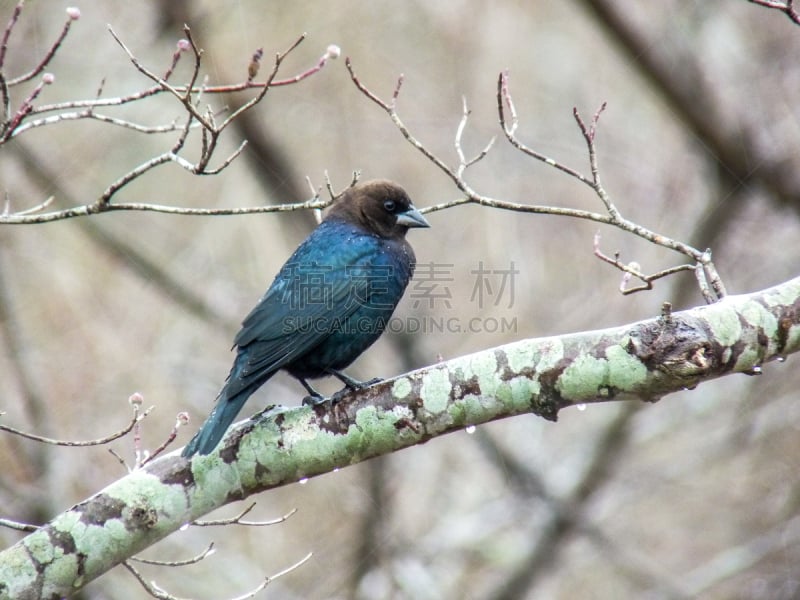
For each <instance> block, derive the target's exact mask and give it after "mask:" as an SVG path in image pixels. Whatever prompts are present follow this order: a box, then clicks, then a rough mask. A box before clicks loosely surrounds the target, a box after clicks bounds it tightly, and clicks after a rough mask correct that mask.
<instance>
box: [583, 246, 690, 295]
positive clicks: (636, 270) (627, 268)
mask: <svg viewBox="0 0 800 600" xmlns="http://www.w3.org/2000/svg"><path fill="white" fill-rule="evenodd" d="M594 255H595V256H596V257H597V258H599V259H600V260H602V261H604V262H607V263H608V264H610V265H613V266H614V267H616V268H617V269H619V270H620V271H622V272H623V273H624V275H623V277H622V282H621V283H620V286H619V291H620V292H621V293H622V294H623V295H624V296H627V295H628V294H635V293H636V292H642V291H645V290H652V289H653V282H654V281H655V280H657V279H661V278H662V277H667V276H668V275H674V274H675V273H679V272H681V271H695V270H697V269H698V268H699V267H698V265H687V264H684V265H677V266H674V267H670V268H668V269H664V270H662V271H658V272H657V273H652V274H651V275H646V274H644V273H643V272H642V271H641V267H640V266H639V263H636V262H630V263H627V264H625V263H623V262H621V261H620V260H619V253H618V252H617V253H615V254H614V258H611V257H610V256H607V255H605V254H603V252H602V251H601V250H600V234H599V233H596V234H595V236H594ZM631 277H636V278H637V279H639V280H640V281H641V282H642V285H638V286H635V287H628V282H629V281H630V278H631Z"/></svg>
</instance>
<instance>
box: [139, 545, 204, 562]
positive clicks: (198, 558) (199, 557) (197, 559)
mask: <svg viewBox="0 0 800 600" xmlns="http://www.w3.org/2000/svg"><path fill="white" fill-rule="evenodd" d="M212 554H214V542H211V543H210V544H209V545H208V548H206V549H205V550H203V551H202V552H201V553H200V554H197V555H195V556H192V557H191V558H187V559H185V560H153V559H151V558H140V557H138V556H134V557H132V558H131V559H130V560H132V561H134V562H138V563H141V564H143V565H157V566H160V567H186V566H188V565H195V564H197V563H199V562H200V561H201V560H203V559H204V558H206V557H208V556H210V555H212Z"/></svg>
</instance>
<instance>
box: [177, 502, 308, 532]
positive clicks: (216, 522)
mask: <svg viewBox="0 0 800 600" xmlns="http://www.w3.org/2000/svg"><path fill="white" fill-rule="evenodd" d="M255 507H256V503H255V502H253V503H252V504H251V505H250V506H248V507H247V508H245V509H244V510H243V511H242V512H240V513H239V514H238V515H236V516H235V517H231V518H228V519H214V520H212V521H193V522H192V525H195V526H197V527H217V526H220V525H245V526H248V527H265V526H267V525H277V524H278V523H283V522H284V521H286V520H287V519H288V518H289V517H291V516H292V515H293V514H294V513H296V512H297V509H296V508H293V509H292V510H290V511H289V512H288V513H286V514H285V515H283V516H282V517H278V518H277V519H271V520H269V521H243V520H242V519H243V518H244V516H245V515H247V514H248V513H249V512H250V511H251V510H253V509H254V508H255Z"/></svg>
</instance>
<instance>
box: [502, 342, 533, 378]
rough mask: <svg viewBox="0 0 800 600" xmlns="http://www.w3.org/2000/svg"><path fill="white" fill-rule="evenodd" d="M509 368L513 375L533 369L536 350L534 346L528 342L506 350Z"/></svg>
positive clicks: (514, 345)
mask: <svg viewBox="0 0 800 600" xmlns="http://www.w3.org/2000/svg"><path fill="white" fill-rule="evenodd" d="M505 354H506V360H507V361H508V368H509V369H511V372H512V373H519V372H521V371H522V370H523V369H531V368H533V361H534V350H533V344H531V343H530V342H528V341H527V340H526V341H525V342H522V343H519V344H513V345H512V346H510V347H508V348H506V350H505Z"/></svg>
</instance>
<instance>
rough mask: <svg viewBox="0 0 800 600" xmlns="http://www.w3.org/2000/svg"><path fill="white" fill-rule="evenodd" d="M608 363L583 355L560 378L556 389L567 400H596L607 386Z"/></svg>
mask: <svg viewBox="0 0 800 600" xmlns="http://www.w3.org/2000/svg"><path fill="white" fill-rule="evenodd" d="M608 371H609V369H608V361H607V360H605V359H602V358H595V357H593V356H588V355H586V354H582V355H580V356H578V357H577V358H576V359H575V360H574V361H572V364H570V365H569V366H568V367H567V368H566V369H564V372H563V373H562V374H561V376H560V377H559V378H558V383H557V384H556V388H557V389H558V391H559V392H560V393H561V395H562V396H563V397H564V399H565V400H569V401H571V402H580V401H582V400H587V399H589V398H594V397H595V396H596V395H597V394H598V391H599V389H600V388H601V387H602V386H604V385H607V380H608Z"/></svg>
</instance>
